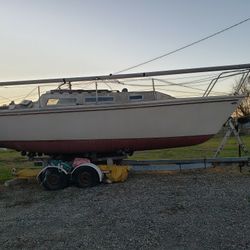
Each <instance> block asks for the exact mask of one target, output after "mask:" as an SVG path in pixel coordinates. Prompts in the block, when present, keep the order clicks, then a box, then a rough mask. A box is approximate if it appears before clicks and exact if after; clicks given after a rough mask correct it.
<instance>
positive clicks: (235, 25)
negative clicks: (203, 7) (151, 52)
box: [113, 17, 250, 75]
mask: <svg viewBox="0 0 250 250" xmlns="http://www.w3.org/2000/svg"><path fill="white" fill-rule="evenodd" d="M249 20H250V17H248V18H246V19H244V20H242V21H240V22H238V23H235V24H233V25H231V26H229V27H226V28H224V29H222V30H219V31H217V32H215V33H213V34H211V35H208V36H205V37H203V38H201V39H199V40H197V41H194V42H192V43H189V44H187V45H184V46H182V47H180V48H178V49H175V50H172V51H170V52H168V53H165V54H163V55H160V56H157V57H154V58H152V59H150V60H147V61H145V62H142V63H139V64H136V65H134V66H131V67H128V68H126V69H123V70H120V71H118V72H115V73H113V75H116V74H120V73H123V72H125V71H128V70H131V69H135V68H138V67H140V66H143V65H145V64H148V63H151V62H153V61H156V60H159V59H161V58H163V57H166V56H169V55H172V54H174V53H176V52H179V51H181V50H184V49H186V48H189V47H191V46H193V45H196V44H198V43H200V42H203V41H205V40H208V39H210V38H212V37H214V36H217V35H219V34H221V33H223V32H225V31H228V30H230V29H233V28H235V27H237V26H239V25H241V24H243V23H245V22H248V21H249Z"/></svg>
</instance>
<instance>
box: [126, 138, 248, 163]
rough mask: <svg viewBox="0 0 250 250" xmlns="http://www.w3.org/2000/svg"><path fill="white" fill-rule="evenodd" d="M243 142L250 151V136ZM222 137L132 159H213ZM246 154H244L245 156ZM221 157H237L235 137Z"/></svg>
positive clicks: (152, 151) (144, 154) (142, 154)
mask: <svg viewBox="0 0 250 250" xmlns="http://www.w3.org/2000/svg"><path fill="white" fill-rule="evenodd" d="M241 139H242V141H243V142H244V144H245V146H246V147H247V148H249V149H250V135H246V136H242V137H241ZM221 140H222V138H221V137H216V136H215V137H214V138H212V139H210V140H209V141H207V142H205V143H202V144H200V145H196V146H190V147H182V148H174V149H173V148H171V149H162V150H150V151H143V152H136V153H135V154H134V155H133V156H132V157H131V159H134V160H147V159H193V158H205V157H206V158H209V157H213V155H214V153H215V152H216V149H217V148H218V146H219V145H220V143H221ZM243 154H244V153H242V156H243ZM219 156H220V157H237V156H238V144H237V141H236V139H235V137H231V138H229V140H228V141H227V143H226V145H225V147H224V149H223V151H221V153H220V155H219Z"/></svg>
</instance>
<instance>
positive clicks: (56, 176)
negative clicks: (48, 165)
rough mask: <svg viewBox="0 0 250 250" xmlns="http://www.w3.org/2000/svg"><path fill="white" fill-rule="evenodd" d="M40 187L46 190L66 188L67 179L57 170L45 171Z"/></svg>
mask: <svg viewBox="0 0 250 250" xmlns="http://www.w3.org/2000/svg"><path fill="white" fill-rule="evenodd" d="M41 185H42V186H43V187H44V188H45V189H47V190H58V189H63V188H65V187H67V186H68V177H67V175H66V174H65V173H62V172H59V171H58V170H57V169H47V170H46V171H45V173H44V176H43V180H42V182H41Z"/></svg>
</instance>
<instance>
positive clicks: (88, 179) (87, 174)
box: [73, 168, 99, 188]
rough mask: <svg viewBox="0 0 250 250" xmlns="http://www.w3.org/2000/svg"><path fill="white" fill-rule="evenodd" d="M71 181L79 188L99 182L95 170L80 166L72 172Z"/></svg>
mask: <svg viewBox="0 0 250 250" xmlns="http://www.w3.org/2000/svg"><path fill="white" fill-rule="evenodd" d="M73 182H74V183H75V185H76V186H77V187H79V188H86V187H93V186H96V185H97V184H98V183H99V178H98V174H97V173H96V171H95V170H93V169H90V168H80V169H79V170H77V171H76V173H74V175H73Z"/></svg>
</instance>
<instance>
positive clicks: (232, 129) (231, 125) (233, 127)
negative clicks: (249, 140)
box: [214, 117, 248, 158]
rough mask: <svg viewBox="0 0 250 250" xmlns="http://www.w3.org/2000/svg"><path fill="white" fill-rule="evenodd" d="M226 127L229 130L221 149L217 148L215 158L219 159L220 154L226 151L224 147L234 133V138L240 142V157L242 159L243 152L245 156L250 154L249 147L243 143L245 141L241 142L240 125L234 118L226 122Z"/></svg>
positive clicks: (220, 146)
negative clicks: (249, 152)
mask: <svg viewBox="0 0 250 250" xmlns="http://www.w3.org/2000/svg"><path fill="white" fill-rule="evenodd" d="M225 127H227V128H228V129H227V131H226V133H225V135H224V137H223V139H222V141H221V143H220V145H219V147H218V148H217V150H216V152H215V154H214V158H217V157H218V155H219V154H220V152H221V151H222V150H223V149H224V146H225V145H226V142H227V140H228V139H229V137H230V136H231V134H232V133H233V134H234V136H235V138H236V140H237V142H238V146H239V157H241V151H242V150H243V151H244V153H245V154H247V153H248V150H247V147H246V146H245V144H244V143H243V141H242V140H241V138H240V135H239V129H238V127H239V126H238V123H237V122H235V121H234V120H233V118H232V117H230V118H229V119H228V121H227V122H226V124H225Z"/></svg>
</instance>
